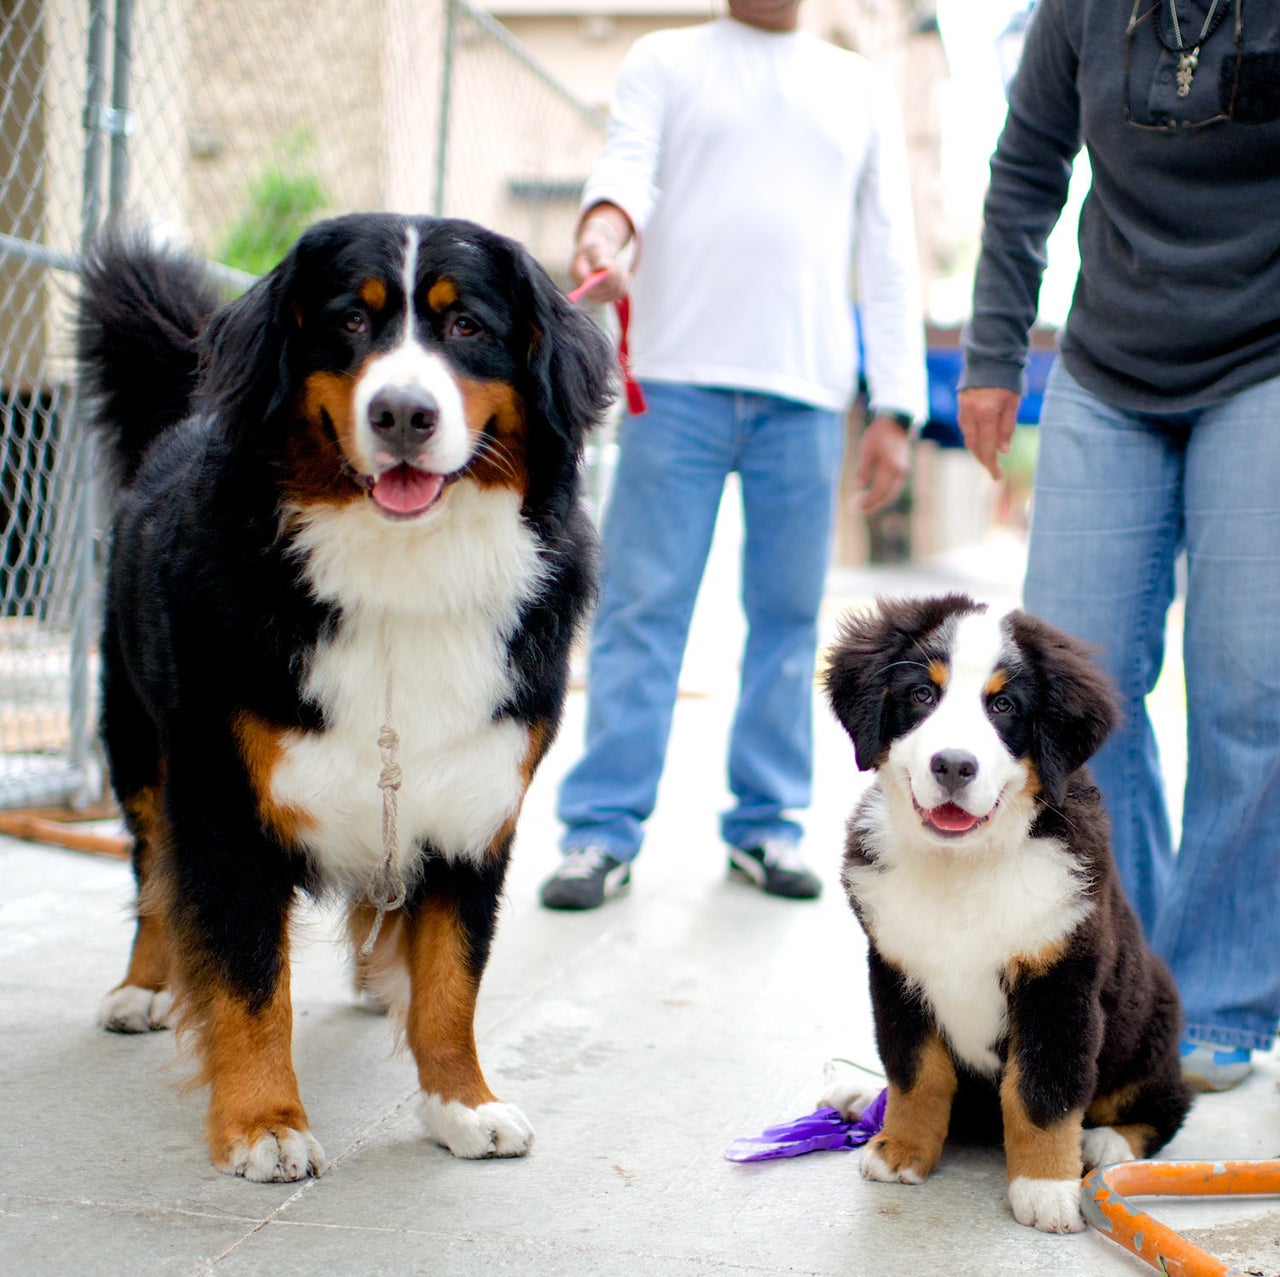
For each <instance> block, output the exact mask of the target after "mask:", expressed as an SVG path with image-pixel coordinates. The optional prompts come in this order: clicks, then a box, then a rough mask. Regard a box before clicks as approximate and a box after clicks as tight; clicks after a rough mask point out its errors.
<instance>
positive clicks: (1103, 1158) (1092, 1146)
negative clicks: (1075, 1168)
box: [1080, 1126, 1136, 1171]
mask: <svg viewBox="0 0 1280 1277" xmlns="http://www.w3.org/2000/svg"><path fill="white" fill-rule="evenodd" d="M1135 1156H1136V1154H1135V1153H1134V1151H1133V1149H1131V1148H1130V1147H1129V1141H1128V1140H1127V1139H1125V1137H1124V1136H1123V1135H1121V1134H1120V1132H1119V1131H1117V1130H1116V1129H1115V1128H1114V1127H1112V1126H1096V1127H1091V1128H1090V1129H1089V1130H1087V1131H1085V1132H1084V1134H1083V1135H1082V1136H1081V1139H1080V1157H1081V1160H1082V1161H1083V1162H1084V1167H1085V1170H1087V1171H1091V1170H1093V1169H1094V1168H1095V1167H1098V1166H1111V1165H1113V1164H1114V1163H1116V1162H1131V1161H1133V1159H1134V1157H1135Z"/></svg>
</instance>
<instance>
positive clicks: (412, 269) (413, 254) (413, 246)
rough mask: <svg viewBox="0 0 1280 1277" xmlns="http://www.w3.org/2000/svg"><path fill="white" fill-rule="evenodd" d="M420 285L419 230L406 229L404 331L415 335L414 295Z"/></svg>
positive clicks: (411, 226)
mask: <svg viewBox="0 0 1280 1277" xmlns="http://www.w3.org/2000/svg"><path fill="white" fill-rule="evenodd" d="M417 285H418V228H417V227H416V226H413V225H412V224H411V225H409V226H406V227H405V228H404V330H405V334H406V337H408V336H411V335H412V333H413V295H414V292H415V290H416V289H417Z"/></svg>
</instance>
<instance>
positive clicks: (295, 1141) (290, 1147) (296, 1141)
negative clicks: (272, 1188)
mask: <svg viewBox="0 0 1280 1277" xmlns="http://www.w3.org/2000/svg"><path fill="white" fill-rule="evenodd" d="M213 1164H214V1166H216V1167H217V1168H218V1170H220V1171H222V1172H223V1173H224V1174H227V1175H242V1176H243V1177H244V1178H245V1179H248V1180H253V1181H254V1182H255V1183H259V1184H288V1183H292V1182H293V1181H294V1180H299V1179H306V1178H307V1176H308V1175H314V1176H317V1177H319V1176H321V1175H323V1174H324V1173H325V1170H326V1168H327V1167H328V1165H329V1163H328V1161H327V1160H326V1158H325V1155H324V1149H322V1148H321V1147H320V1141H319V1140H317V1139H316V1138H315V1136H314V1135H312V1134H311V1132H310V1131H307V1130H301V1131H299V1130H295V1129H294V1128H293V1127H291V1126H280V1127H273V1128H271V1129H269V1130H262V1129H260V1130H258V1131H255V1132H253V1133H252V1134H245V1135H243V1136H239V1137H234V1138H231V1139H228V1140H224V1141H222V1142H221V1151H219V1150H218V1149H215V1150H214V1152H213Z"/></svg>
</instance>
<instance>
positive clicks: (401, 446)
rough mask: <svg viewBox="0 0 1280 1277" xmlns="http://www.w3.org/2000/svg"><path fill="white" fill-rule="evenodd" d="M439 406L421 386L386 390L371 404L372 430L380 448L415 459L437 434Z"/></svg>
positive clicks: (375, 396)
mask: <svg viewBox="0 0 1280 1277" xmlns="http://www.w3.org/2000/svg"><path fill="white" fill-rule="evenodd" d="M439 422H440V405H439V404H438V403H437V402H436V398H435V396H434V395H433V394H432V393H431V392H430V391H429V390H423V389H422V388H421V387H420V386H386V387H384V388H383V389H382V390H380V391H378V393H377V394H376V395H374V397H373V398H372V399H371V400H370V401H369V427H370V429H371V430H372V431H373V437H374V438H375V439H376V440H377V441H378V446H379V447H382V448H386V449H387V450H388V451H390V452H392V453H394V454H395V455H396V456H397V457H402V458H407V457H410V456H412V455H413V454H414V453H415V452H417V450H418V449H419V448H421V447H422V445H423V444H424V443H426V441H427V440H428V439H429V438H430V437H431V436H432V434H433V433H434V432H435V428H436V426H437V425H438V424H439Z"/></svg>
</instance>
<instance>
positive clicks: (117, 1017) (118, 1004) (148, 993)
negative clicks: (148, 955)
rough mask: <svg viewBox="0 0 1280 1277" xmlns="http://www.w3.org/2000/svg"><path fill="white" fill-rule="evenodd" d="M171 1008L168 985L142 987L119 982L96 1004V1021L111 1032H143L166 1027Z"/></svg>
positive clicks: (171, 1000)
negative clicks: (165, 986) (118, 984)
mask: <svg viewBox="0 0 1280 1277" xmlns="http://www.w3.org/2000/svg"><path fill="white" fill-rule="evenodd" d="M172 1010H173V995H172V994H171V993H170V992H169V990H168V989H143V988H140V987H139V986H138V985H136V984H122V985H120V987H119V988H117V989H112V990H111V992H110V993H108V994H107V996H106V997H105V998H103V999H102V1002H101V1003H100V1004H99V1006H98V1023H99V1024H100V1025H101V1026H102V1027H103V1028H104V1029H107V1030H109V1031H110V1032H112V1033H146V1032H147V1031H148V1030H150V1029H167V1028H168V1027H169V1013H170V1011H172Z"/></svg>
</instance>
